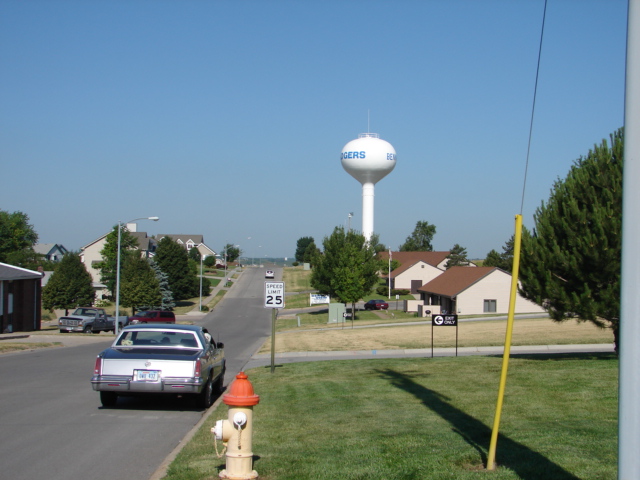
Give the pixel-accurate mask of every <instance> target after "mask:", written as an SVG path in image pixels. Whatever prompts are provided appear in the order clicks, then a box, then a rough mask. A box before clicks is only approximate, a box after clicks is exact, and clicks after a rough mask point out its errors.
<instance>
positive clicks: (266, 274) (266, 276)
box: [264, 270, 275, 278]
mask: <svg viewBox="0 0 640 480" xmlns="http://www.w3.org/2000/svg"><path fill="white" fill-rule="evenodd" d="M274 277H275V274H274V273H273V270H267V273H265V274H264V278H274Z"/></svg>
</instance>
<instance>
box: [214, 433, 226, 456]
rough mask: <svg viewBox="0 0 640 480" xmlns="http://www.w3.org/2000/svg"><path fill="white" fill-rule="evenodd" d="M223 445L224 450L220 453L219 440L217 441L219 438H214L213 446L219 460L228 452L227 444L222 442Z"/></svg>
mask: <svg viewBox="0 0 640 480" xmlns="http://www.w3.org/2000/svg"><path fill="white" fill-rule="evenodd" d="M222 445H224V448H223V449H222V452H218V440H217V437H216V436H215V435H214V436H213V446H214V447H215V449H216V456H217V457H218V458H222V456H223V455H224V452H226V451H227V444H226V443H225V442H222Z"/></svg>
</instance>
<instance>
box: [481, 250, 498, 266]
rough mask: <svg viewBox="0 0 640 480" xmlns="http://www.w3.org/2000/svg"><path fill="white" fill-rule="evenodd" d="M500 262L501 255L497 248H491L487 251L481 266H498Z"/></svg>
mask: <svg viewBox="0 0 640 480" xmlns="http://www.w3.org/2000/svg"><path fill="white" fill-rule="evenodd" d="M501 262H502V257H501V256H500V254H499V253H498V252H497V250H495V249H492V250H491V251H490V252H489V253H487V258H485V259H484V262H482V266H483V267H498V268H500V264H501Z"/></svg>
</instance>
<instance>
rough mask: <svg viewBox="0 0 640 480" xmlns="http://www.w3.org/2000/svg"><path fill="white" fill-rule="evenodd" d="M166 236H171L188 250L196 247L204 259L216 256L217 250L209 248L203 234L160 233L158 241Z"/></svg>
mask: <svg viewBox="0 0 640 480" xmlns="http://www.w3.org/2000/svg"><path fill="white" fill-rule="evenodd" d="M164 237H169V238H170V239H171V240H173V241H174V242H177V243H178V244H179V245H182V246H183V247H184V248H186V249H187V252H188V251H190V250H191V249H192V248H196V249H197V250H198V252H199V253H200V255H201V256H202V259H203V260H204V259H205V258H207V257H211V256H215V255H216V252H214V251H213V249H211V248H209V247H208V246H207V245H205V243H204V236H203V235H173V234H164V233H163V234H158V235H157V236H156V238H157V240H158V242H159V241H160V240H162V239H163V238H164Z"/></svg>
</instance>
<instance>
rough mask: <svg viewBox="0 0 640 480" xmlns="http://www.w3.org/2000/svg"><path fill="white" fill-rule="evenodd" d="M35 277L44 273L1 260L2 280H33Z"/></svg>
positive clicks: (0, 271) (0, 278) (0, 275)
mask: <svg viewBox="0 0 640 480" xmlns="http://www.w3.org/2000/svg"><path fill="white" fill-rule="evenodd" d="M35 278H42V274H41V273H40V272H35V271H33V270H27V269H26V268H22V267H16V266H15V265H9V264H8V263H1V262H0V280H31V279H35Z"/></svg>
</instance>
